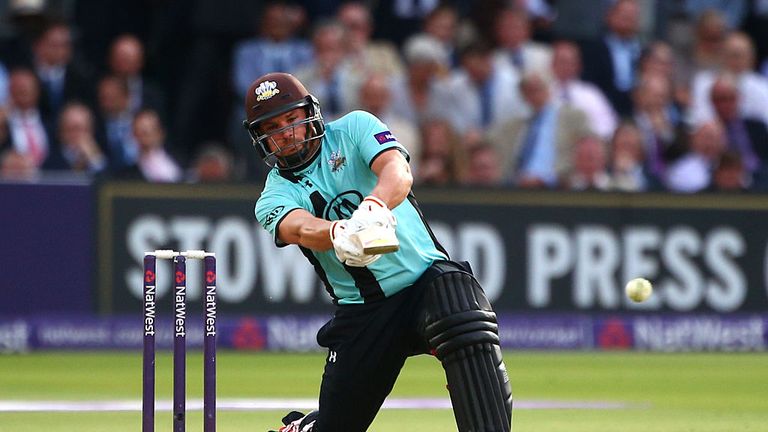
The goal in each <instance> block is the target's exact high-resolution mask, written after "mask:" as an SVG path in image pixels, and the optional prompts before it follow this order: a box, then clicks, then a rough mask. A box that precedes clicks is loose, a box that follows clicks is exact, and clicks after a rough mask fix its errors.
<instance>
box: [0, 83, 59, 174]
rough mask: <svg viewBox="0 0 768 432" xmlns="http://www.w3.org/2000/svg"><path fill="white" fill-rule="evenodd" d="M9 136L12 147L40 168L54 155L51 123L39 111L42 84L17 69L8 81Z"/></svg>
mask: <svg viewBox="0 0 768 432" xmlns="http://www.w3.org/2000/svg"><path fill="white" fill-rule="evenodd" d="M8 89H9V96H10V104H9V107H8V118H7V122H8V135H9V144H10V147H12V148H13V149H15V150H16V151H17V152H18V153H20V154H22V155H24V156H26V157H28V158H29V159H30V160H31V162H32V164H33V165H34V166H35V167H37V168H40V167H42V166H43V164H44V163H45V162H46V160H47V159H48V156H49V155H50V154H51V153H53V152H52V146H53V143H52V141H51V140H50V133H49V129H48V127H47V125H48V124H49V122H48V121H47V119H46V118H45V117H44V114H43V113H42V112H41V110H40V109H38V106H39V104H38V102H39V98H40V84H39V82H38V80H37V77H36V76H35V74H34V72H32V70H30V69H25V68H18V69H14V70H12V71H11V74H10V77H9V86H8Z"/></svg>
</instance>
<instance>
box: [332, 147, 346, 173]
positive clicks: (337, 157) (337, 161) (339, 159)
mask: <svg viewBox="0 0 768 432" xmlns="http://www.w3.org/2000/svg"><path fill="white" fill-rule="evenodd" d="M346 164H347V157H346V156H343V155H342V154H341V150H336V151H335V152H333V153H331V158H330V159H328V165H330V166H331V172H336V171H338V170H340V169H342V168H344V165H346Z"/></svg>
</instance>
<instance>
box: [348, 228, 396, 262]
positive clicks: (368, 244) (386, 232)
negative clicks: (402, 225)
mask: <svg viewBox="0 0 768 432" xmlns="http://www.w3.org/2000/svg"><path fill="white" fill-rule="evenodd" d="M349 238H350V239H351V240H352V241H354V242H357V243H359V244H360V245H361V246H362V248H363V253H365V254H367V255H379V254H386V253H392V252H396V251H397V250H399V249H400V241H399V240H397V236H396V235H395V230H394V229H392V228H384V227H380V226H372V227H368V228H365V229H362V230H360V231H358V232H356V233H354V234H352V235H350V236H349Z"/></svg>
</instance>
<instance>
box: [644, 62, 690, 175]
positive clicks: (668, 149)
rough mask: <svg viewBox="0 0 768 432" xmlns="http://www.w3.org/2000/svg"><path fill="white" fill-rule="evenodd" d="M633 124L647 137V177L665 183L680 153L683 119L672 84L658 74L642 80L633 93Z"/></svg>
mask: <svg viewBox="0 0 768 432" xmlns="http://www.w3.org/2000/svg"><path fill="white" fill-rule="evenodd" d="M632 101H633V116H632V118H633V120H634V122H635V124H637V127H638V128H639V130H640V133H641V134H642V136H643V144H644V151H645V154H646V168H647V173H648V175H649V176H651V177H652V178H653V179H654V180H659V181H662V180H663V179H664V176H665V171H666V168H667V162H668V161H669V160H671V159H672V153H673V151H674V150H675V149H676V147H675V143H676V139H677V132H678V128H679V127H680V125H681V122H682V119H681V116H680V114H679V112H678V111H677V110H676V108H675V107H674V105H673V103H672V95H671V88H670V82H669V80H668V79H667V78H666V77H664V76H662V75H660V74H656V73H648V74H647V75H645V76H643V77H642V78H641V79H640V82H639V83H638V84H637V87H636V88H635V90H634V91H633V93H632Z"/></svg>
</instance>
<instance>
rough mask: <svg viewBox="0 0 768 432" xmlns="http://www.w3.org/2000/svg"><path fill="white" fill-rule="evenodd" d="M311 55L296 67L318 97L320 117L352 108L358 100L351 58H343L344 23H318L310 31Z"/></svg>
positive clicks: (337, 113) (303, 81)
mask: <svg viewBox="0 0 768 432" xmlns="http://www.w3.org/2000/svg"><path fill="white" fill-rule="evenodd" d="M312 47H313V54H314V55H313V59H312V61H311V62H310V63H308V64H306V65H304V66H303V67H301V68H299V69H298V70H297V71H296V74H295V75H296V78H298V79H299V81H301V82H302V83H304V85H305V86H306V87H307V89H308V90H309V91H310V92H311V93H312V94H313V95H314V96H315V97H316V98H317V99H318V100H319V101H320V105H321V106H322V107H323V118H327V119H328V120H334V119H336V118H338V117H341V116H342V115H343V114H346V113H347V112H349V111H350V110H351V109H353V105H352V104H353V101H356V100H357V95H354V94H352V92H353V91H354V87H355V85H354V84H355V83H354V74H355V72H354V71H353V70H352V67H351V66H352V65H351V63H350V62H345V61H344V56H345V53H344V27H342V26H341V24H340V23H338V22H337V21H324V22H321V23H318V24H317V26H316V27H315V29H314V32H313V34H312Z"/></svg>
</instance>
